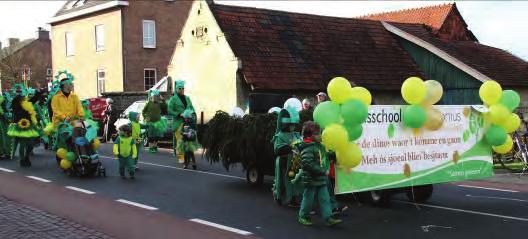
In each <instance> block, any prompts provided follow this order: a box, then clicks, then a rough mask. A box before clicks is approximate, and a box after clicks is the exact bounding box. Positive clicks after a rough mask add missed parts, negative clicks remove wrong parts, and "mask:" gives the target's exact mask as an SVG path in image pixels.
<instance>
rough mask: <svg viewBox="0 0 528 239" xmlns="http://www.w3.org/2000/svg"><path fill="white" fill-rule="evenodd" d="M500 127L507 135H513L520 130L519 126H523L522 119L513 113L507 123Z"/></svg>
mask: <svg viewBox="0 0 528 239" xmlns="http://www.w3.org/2000/svg"><path fill="white" fill-rule="evenodd" d="M500 126H501V127H502V128H504V130H506V133H512V132H514V131H515V130H517V129H519V126H521V118H519V116H518V115H517V114H515V113H511V114H510V115H508V118H507V119H506V120H505V123H503V124H501V125H500Z"/></svg>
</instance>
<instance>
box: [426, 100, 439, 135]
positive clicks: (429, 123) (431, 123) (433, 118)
mask: <svg viewBox="0 0 528 239" xmlns="http://www.w3.org/2000/svg"><path fill="white" fill-rule="evenodd" d="M425 113H426V117H427V119H426V120H425V124H424V127H425V128H426V129H428V130H432V131H434V130H438V129H440V128H442V125H444V114H442V112H440V110H438V109H436V108H434V107H432V106H430V107H427V108H426V111H425Z"/></svg>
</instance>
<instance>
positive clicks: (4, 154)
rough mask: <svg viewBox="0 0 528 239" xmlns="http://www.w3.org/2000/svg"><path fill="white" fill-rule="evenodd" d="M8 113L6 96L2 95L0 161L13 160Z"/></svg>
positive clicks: (0, 100) (0, 97) (0, 98)
mask: <svg viewBox="0 0 528 239" xmlns="http://www.w3.org/2000/svg"><path fill="white" fill-rule="evenodd" d="M6 111H7V109H6V102H5V99H4V96H3V95H2V94H0V159H7V158H11V139H10V138H9V136H7V126H8V124H9V120H8V118H7V117H6V114H5V113H6Z"/></svg>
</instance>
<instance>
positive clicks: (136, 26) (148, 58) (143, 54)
mask: <svg viewBox="0 0 528 239" xmlns="http://www.w3.org/2000/svg"><path fill="white" fill-rule="evenodd" d="M191 4H192V1H129V6H128V7H126V8H124V9H123V28H124V29H123V33H124V34H123V36H124V37H123V58H124V64H125V66H124V67H125V76H124V78H125V85H124V91H142V90H145V89H144V81H143V70H144V69H145V68H155V69H156V73H157V80H159V79H161V78H162V77H164V76H166V75H167V66H168V65H169V62H170V58H171V56H172V53H173V52H174V49H175V48H176V42H177V41H178V39H179V38H180V33H181V30H182V28H183V24H184V23H185V20H186V19H187V15H188V12H189V9H190V7H191ZM143 20H154V21H155V22H156V23H155V24H156V48H154V49H146V48H143V25H142V21H143Z"/></svg>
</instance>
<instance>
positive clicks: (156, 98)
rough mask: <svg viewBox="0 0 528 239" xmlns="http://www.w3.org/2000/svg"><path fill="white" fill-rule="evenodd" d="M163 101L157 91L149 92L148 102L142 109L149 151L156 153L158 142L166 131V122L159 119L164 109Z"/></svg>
mask: <svg viewBox="0 0 528 239" xmlns="http://www.w3.org/2000/svg"><path fill="white" fill-rule="evenodd" d="M163 104H165V103H164V102H163V99H162V98H161V95H160V93H159V91H158V90H151V91H150V93H149V100H148V102H147V104H146V105H145V108H143V112H142V114H143V118H144V119H145V122H146V123H147V126H148V129H147V135H148V139H149V151H150V152H151V153H156V152H158V140H159V139H160V138H162V137H163V135H164V134H165V130H167V121H166V120H165V119H163V118H162V117H161V109H162V108H163V107H164V106H163Z"/></svg>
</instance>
